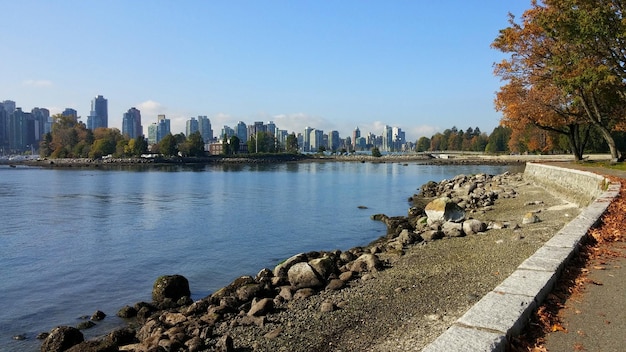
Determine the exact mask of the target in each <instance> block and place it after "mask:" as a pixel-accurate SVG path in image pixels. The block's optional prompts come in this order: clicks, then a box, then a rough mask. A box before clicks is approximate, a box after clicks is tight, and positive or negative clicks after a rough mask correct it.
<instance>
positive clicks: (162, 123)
mask: <svg viewBox="0 0 626 352" xmlns="http://www.w3.org/2000/svg"><path fill="white" fill-rule="evenodd" d="M170 133H171V131H170V120H169V119H166V118H165V115H158V116H157V138H156V140H157V143H159V142H160V141H161V139H163V137H165V136H167V135H168V134H170Z"/></svg>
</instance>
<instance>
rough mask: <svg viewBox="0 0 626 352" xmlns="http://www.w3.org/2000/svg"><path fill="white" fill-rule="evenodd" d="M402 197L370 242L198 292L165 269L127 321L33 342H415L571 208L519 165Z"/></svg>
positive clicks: (272, 345)
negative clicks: (98, 331)
mask: <svg viewBox="0 0 626 352" xmlns="http://www.w3.org/2000/svg"><path fill="white" fill-rule="evenodd" d="M409 202H410V203H409V204H408V205H407V207H408V208H409V209H408V212H407V216H401V217H389V216H386V215H384V214H376V215H373V219H375V220H379V221H383V222H385V224H386V225H387V228H388V231H387V234H386V235H385V236H382V237H381V238H379V239H377V240H375V241H373V242H372V243H370V244H369V245H367V246H364V247H357V248H352V249H350V250H346V251H339V250H336V251H332V252H310V253H300V254H297V255H294V256H293V257H291V258H288V259H286V260H285V261H283V262H282V263H280V264H279V265H277V266H276V267H275V268H266V269H262V270H260V271H259V273H258V274H257V275H256V276H255V277H251V276H242V277H239V278H237V279H235V280H234V281H233V282H232V283H231V284H229V285H228V286H226V287H224V288H222V289H220V290H218V291H216V292H214V293H213V294H211V295H210V296H207V297H205V298H202V299H200V300H197V301H195V302H192V300H191V299H190V297H189V295H190V293H189V284H188V282H187V280H186V279H185V278H184V277H182V276H179V275H166V276H163V277H160V278H158V279H157V280H156V282H155V285H154V288H153V292H152V298H153V301H152V302H139V303H136V304H134V305H133V306H127V307H124V308H122V309H121V310H120V311H119V312H117V314H118V315H119V316H121V317H123V318H125V319H127V321H128V326H127V327H125V328H122V329H119V330H116V331H113V332H111V333H110V334H108V335H107V336H104V337H102V338H100V339H98V340H94V341H82V340H83V335H82V333H81V332H80V330H79V329H77V328H75V327H59V328H56V329H54V330H52V331H51V332H50V333H49V334H47V336H42V338H44V337H45V339H44V340H43V343H42V348H41V350H42V351H65V350H68V351H118V350H119V351H295V352H297V351H419V350H421V349H422V348H423V347H424V346H425V345H426V344H427V343H428V342H430V341H432V340H433V339H434V338H436V337H437V336H438V335H439V334H440V333H441V332H443V331H444V330H445V329H446V328H447V327H448V326H449V324H450V323H451V322H453V321H454V320H455V319H457V318H458V317H459V316H460V315H461V314H462V313H463V312H464V311H465V310H467V309H468V308H469V307H470V306H471V305H472V304H473V303H475V302H476V301H477V300H478V299H480V297H482V296H483V295H484V294H485V293H486V292H488V291H489V290H491V289H492V288H493V287H495V286H496V285H497V284H498V283H499V282H501V281H502V280H503V279H504V278H506V277H507V276H508V275H509V274H510V273H511V272H512V271H513V270H514V269H515V268H516V267H517V266H518V265H519V264H520V263H521V262H522V261H523V260H524V259H526V258H527V257H528V256H530V255H531V254H532V253H533V252H534V251H535V250H536V249H537V248H539V247H540V246H541V245H542V244H543V243H544V242H545V241H546V240H548V239H549V238H550V237H551V236H552V235H553V234H554V233H556V231H558V229H560V228H561V227H562V226H563V225H564V224H565V223H567V222H569V221H570V219H572V218H573V217H574V216H576V215H577V213H578V212H579V209H578V208H577V207H576V206H574V205H571V204H569V203H565V202H564V201H562V200H561V199H559V198H555V197H554V196H552V195H550V194H548V193H547V192H545V190H543V189H542V188H540V187H538V186H535V185H533V184H531V183H530V182H528V181H526V180H524V178H523V176H522V175H521V174H503V175H498V176H490V175H484V174H483V175H474V176H464V175H460V176H457V177H456V178H454V179H453V180H444V181H442V182H439V183H434V182H431V183H428V184H426V185H424V186H422V187H421V189H420V192H419V193H418V194H416V195H413V196H412V197H410V198H409ZM96 323H97V322H96ZM83 328H84V326H83Z"/></svg>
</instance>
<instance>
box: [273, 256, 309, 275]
mask: <svg viewBox="0 0 626 352" xmlns="http://www.w3.org/2000/svg"><path fill="white" fill-rule="evenodd" d="M306 260H307V257H306V254H304V253H299V254H296V255H294V256H292V257H290V258H288V259H287V260H285V261H284V262H282V263H280V264H278V265H276V267H275V268H274V276H276V277H279V278H286V277H287V273H288V272H289V268H291V266H292V265H294V264H296V263H300V262H305V261H306Z"/></svg>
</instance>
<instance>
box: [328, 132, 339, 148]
mask: <svg viewBox="0 0 626 352" xmlns="http://www.w3.org/2000/svg"><path fill="white" fill-rule="evenodd" d="M340 143H341V141H340V140H339V132H338V131H330V133H329V134H328V150H330V151H333V152H335V151H337V149H339V145H340Z"/></svg>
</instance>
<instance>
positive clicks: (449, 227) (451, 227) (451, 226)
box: [441, 221, 465, 237]
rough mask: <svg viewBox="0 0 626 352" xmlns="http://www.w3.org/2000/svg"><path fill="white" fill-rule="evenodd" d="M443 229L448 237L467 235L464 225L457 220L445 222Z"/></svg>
mask: <svg viewBox="0 0 626 352" xmlns="http://www.w3.org/2000/svg"><path fill="white" fill-rule="evenodd" d="M441 230H442V231H443V233H444V235H446V236H448V237H463V236H464V235H465V234H464V233H463V225H462V224H459V223H456V222H451V221H446V222H444V223H443V225H442V226H441Z"/></svg>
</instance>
